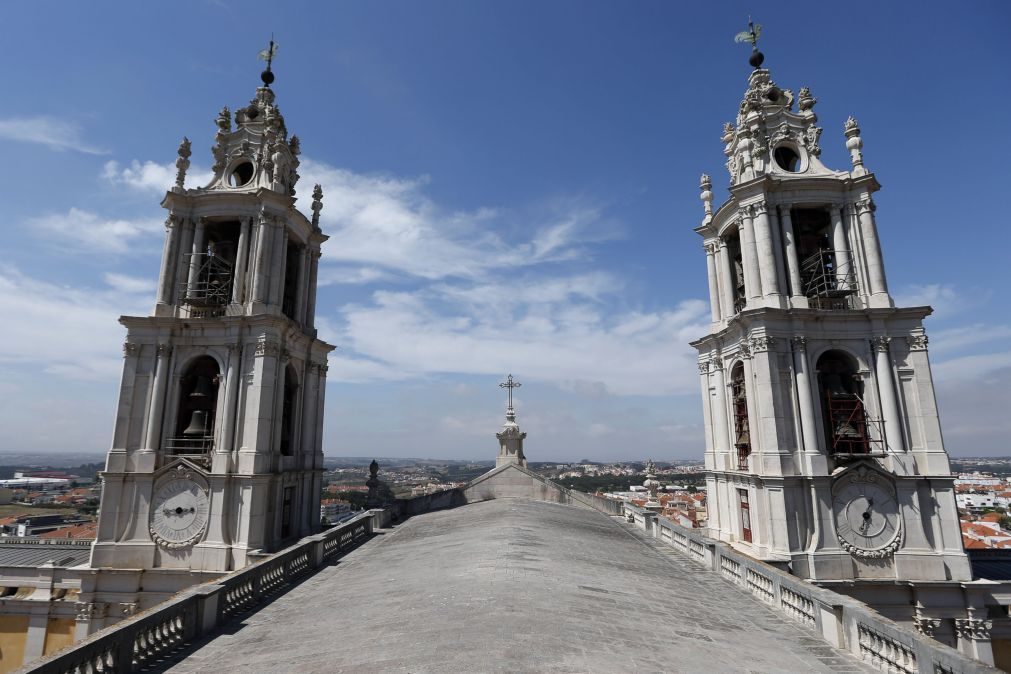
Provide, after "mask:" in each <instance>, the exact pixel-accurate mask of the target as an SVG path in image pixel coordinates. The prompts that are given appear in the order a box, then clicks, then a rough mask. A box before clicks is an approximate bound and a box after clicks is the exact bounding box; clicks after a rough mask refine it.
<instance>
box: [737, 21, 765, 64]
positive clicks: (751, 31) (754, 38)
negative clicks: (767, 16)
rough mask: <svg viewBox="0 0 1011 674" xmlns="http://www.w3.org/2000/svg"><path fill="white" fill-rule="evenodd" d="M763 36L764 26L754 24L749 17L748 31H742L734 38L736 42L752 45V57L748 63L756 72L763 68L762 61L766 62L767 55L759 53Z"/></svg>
mask: <svg viewBox="0 0 1011 674" xmlns="http://www.w3.org/2000/svg"><path fill="white" fill-rule="evenodd" d="M761 34H762V26H761V25H759V24H757V23H754V22H753V21H752V20H751V17H750V16H749V17H748V30H742V31H741V32H740V33H738V34H737V35H735V36H734V42H738V43H740V42H747V43H749V44H751V57H750V58H748V63H750V64H751V65H752V66H753V67H754V68H755V69H756V70H757V69H758V68H760V67H761V65H762V61H764V60H765V55H764V54H762V52H760V51H758V37H759V36H760V35H761Z"/></svg>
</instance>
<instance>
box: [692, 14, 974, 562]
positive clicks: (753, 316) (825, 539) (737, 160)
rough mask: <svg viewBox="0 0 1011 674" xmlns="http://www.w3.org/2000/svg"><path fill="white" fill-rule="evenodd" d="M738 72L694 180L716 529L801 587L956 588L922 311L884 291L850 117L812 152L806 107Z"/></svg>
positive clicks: (759, 75) (949, 487)
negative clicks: (733, 107)
mask: <svg viewBox="0 0 1011 674" xmlns="http://www.w3.org/2000/svg"><path fill="white" fill-rule="evenodd" d="M757 32H758V31H757V29H755V28H754V27H752V29H751V30H750V31H748V32H746V33H742V34H741V36H739V40H740V41H747V42H751V43H752V46H753V49H752V56H751V64H752V66H753V71H752V72H751V74H750V76H749V78H748V87H747V90H746V91H745V94H744V99H743V100H742V101H741V105H740V109H739V110H738V113H737V118H736V121H735V122H734V123H727V124H726V125H724V128H723V135H722V141H723V144H724V154H725V155H726V158H727V162H726V166H727V170H728V173H729V178H730V187H729V197H728V198H727V200H726V201H725V202H724V203H723V204H721V205H719V206H718V207H715V208H714V206H713V191H712V181H711V179H710V178H709V176H707V175H703V176H702V181H701V191H702V194H701V198H702V202H703V206H704V217H703V219H702V224H701V225H700V226H699V227H697V228H696V230H695V231H696V232H698V233H699V234H700V235H701V236H702V238H703V248H704V250H705V255H706V268H707V273H708V278H709V300H710V308H711V324H710V330H709V334H707V335H706V336H705V337H703V338H701V339H699V340H697V341H695V342H693V344H692V346H694V347H695V348H696V349H697V350H698V353H699V373H700V383H701V390H702V399H703V411H704V417H705V435H706V450H705V460H706V470H707V473H706V475H707V477H706V483H707V489H708V503H709V505H708V510H709V527H710V529H711V533H712V535H713V536H714V537H717V538H719V539H721V540H723V541H727V542H730V543H731V544H732V545H734V546H736V547H740V548H741V549H742V550H743V551H745V552H746V553H747V554H749V555H752V556H754V557H756V558H759V559H764V560H767V561H770V562H773V563H778V564H780V565H782V566H786V567H788V568H789V569H790V570H792V571H793V573H795V574H796V575H798V576H801V577H805V578H809V579H812V580H858V581H863V580H867V579H873V580H891V581H896V580H898V581H909V580H927V581H937V580H942V581H943V580H955V581H964V580H970V579H971V572H970V568H969V563H968V559H967V557H966V555H965V553H964V551H963V550H962V542H961V535H960V528H959V522H958V515H957V510H956V506H955V498H954V485H953V477H952V476H951V470H950V468H949V464H948V455H947V453H946V452H945V449H944V444H943V440H942V436H941V427H940V422H939V419H938V413H937V407H936V403H935V399H934V388H933V381H932V379H931V373H930V363H929V361H928V358H927V337H926V335H925V333H924V330H923V319H924V318H925V317H926V316H928V315H929V314H930V313H931V309H930V307H896V306H895V305H894V302H893V300H892V297H891V295H890V294H889V292H888V284H887V280H886V276H885V267H884V262H883V259H882V254H881V246H880V242H879V240H878V230H877V226H878V225H877V221H876V217H875V206H874V201H873V195H874V193H875V192H877V191H878V189H879V188H880V185H879V184H878V181H877V179H876V178H875V176H874V174H873V173H871V172H870V171H868V169H867V168H866V167H865V165H864V159H863V154H862V148H863V141H862V140H861V136H860V128H859V126H858V125H857V122H856V120H854V119H853V118H852V117H851V118H849V119H848V120H847V122H846V124H845V125H844V129H843V135H844V136H845V143H846V147H847V149H848V150H849V154H850V159H851V164H852V165H851V166H850V167H849V168H848V170H834V169H831V168H829V167H827V166H825V165H824V164H823V163H822V161H821V159H820V155H821V147H820V145H819V142H820V138H821V132H822V130H821V128H819V127H818V126H817V125H816V123H817V121H818V118H817V115H816V114H815V112H814V108H815V104H816V103H817V99H815V98H814V96H813V95H812V94H811V91H810V90H809V89H808V88H807V87H804V88H801V89H800V92H799V94H796V95H795V94H794V93H793V92H792V91H790V90H788V89H783V88H781V87H779V86H778V85H777V84H776V83H775V82H773V80H772V77H771V74H770V72H769V70H768V69H765V68H763V67H762V62H763V59H764V57H763V56H762V54H761V52H759V51H758V50H757V44H756V43H757V37H758V36H757Z"/></svg>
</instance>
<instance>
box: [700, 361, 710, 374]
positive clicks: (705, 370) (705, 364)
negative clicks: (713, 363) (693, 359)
mask: <svg viewBox="0 0 1011 674" xmlns="http://www.w3.org/2000/svg"><path fill="white" fill-rule="evenodd" d="M699 374H709V361H708V360H704V361H702V362H701V363H699Z"/></svg>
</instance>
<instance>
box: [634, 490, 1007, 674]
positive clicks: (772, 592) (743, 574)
mask: <svg viewBox="0 0 1011 674" xmlns="http://www.w3.org/2000/svg"><path fill="white" fill-rule="evenodd" d="M624 508H625V515H626V519H627V520H628V521H629V522H633V523H634V524H635V526H636V527H638V528H641V529H644V530H645V531H646V532H647V533H648V534H649V535H651V536H653V537H655V538H657V539H659V540H661V541H663V542H664V543H667V544H668V545H670V546H671V547H672V548H674V549H675V550H677V551H679V552H681V553H683V554H684V555H685V556H686V557H687V558H689V559H691V560H693V561H695V562H697V563H699V564H700V565H702V566H704V567H706V568H708V569H710V570H712V571H713V572H714V573H718V574H720V575H721V576H722V577H723V578H725V579H726V580H727V581H729V582H731V583H734V584H735V585H737V586H739V587H741V588H742V589H744V590H746V591H748V592H750V593H751V594H753V595H754V596H755V597H757V598H758V599H760V600H761V601H762V602H764V603H766V604H768V605H769V606H771V607H773V608H775V609H776V610H778V611H781V612H782V613H783V614H784V615H786V616H787V617H789V618H790V619H792V620H794V621H796V622H798V623H800V624H802V625H807V626H808V627H810V628H812V629H814V630H815V631H817V632H819V633H820V634H821V635H822V637H824V638H825V640H826V641H828V643H829V644H831V645H832V646H834V647H835V648H839V649H842V650H845V651H848V652H850V653H852V654H853V655H854V656H855V657H857V658H859V659H861V660H863V661H864V662H866V663H868V664H870V665H872V666H874V667H876V668H878V669H880V670H881V671H883V672H904V673H908V674H912V673H913V672H925V673H926V672H929V673H930V674H959V673H964V674H976V673H981V672H997V671H999V670H997V669H994V668H993V667H990V666H989V665H986V664H984V663H982V662H980V661H978V660H973V659H972V658H969V657H968V656H966V655H963V654H962V653H960V652H958V651H956V650H955V649H953V648H950V647H948V646H945V645H944V644H941V643H939V642H937V641H934V640H933V639H930V638H929V637H925V636H922V635H920V634H916V633H914V632H912V631H910V630H907V629H904V628H903V627H902V626H901V625H899V624H898V623H895V622H893V621H891V620H889V619H888V618H885V617H884V616H882V615H881V614H879V613H878V612H877V611H875V610H874V609H872V608H870V607H869V606H867V605H866V604H864V603H862V602H859V601H857V600H856V599H853V598H851V597H847V596H844V595H841V594H838V593H836V592H832V591H831V590H827V589H825V588H821V587H818V586H816V585H814V584H812V583H809V582H807V581H804V580H802V579H800V578H797V577H795V576H791V575H790V574H788V573H786V572H784V571H780V570H779V569H776V568H774V567H772V566H769V565H768V564H764V563H763V562H760V561H758V560H755V559H752V558H751V557H748V556H747V555H744V554H742V553H740V552H737V551H736V550H734V549H733V548H731V547H730V546H729V545H726V544H725V543H721V542H719V541H716V540H714V539H712V538H709V537H707V536H704V535H703V534H702V533H701V532H700V531H697V530H694V529H686V528H684V527H682V526H679V525H677V524H675V523H673V522H671V521H670V520H668V519H666V518H665V517H659V516H657V514H656V513H654V512H651V511H649V510H646V509H644V508H638V507H636V506H634V505H631V504H629V503H625V504H624Z"/></svg>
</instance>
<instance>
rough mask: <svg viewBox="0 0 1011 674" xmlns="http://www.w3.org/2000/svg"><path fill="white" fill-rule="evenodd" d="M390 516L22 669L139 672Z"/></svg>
mask: <svg viewBox="0 0 1011 674" xmlns="http://www.w3.org/2000/svg"><path fill="white" fill-rule="evenodd" d="M388 516H389V513H387V512H385V511H382V510H371V511H368V512H366V513H363V514H362V515H360V516H358V517H356V518H354V519H351V520H349V521H347V522H345V523H343V524H340V525H338V526H336V527H334V528H332V529H329V530H327V531H324V532H323V533H320V534H317V535H315V536H309V537H308V538H304V539H302V540H301V541H299V542H298V543H296V544H295V545H293V546H291V547H289V548H287V549H285V550H282V551H280V552H278V553H276V554H273V555H270V556H268V557H266V558H264V559H263V560H261V561H259V562H256V563H255V564H253V565H251V566H247V567H246V568H244V569H241V570H239V571H235V572H233V573H230V574H228V575H227V576H224V577H222V578H219V579H217V580H215V581H212V582H210V583H204V584H203V585H197V586H195V587H193V588H190V589H188V590H184V591H183V592H180V593H179V594H178V595H176V596H175V597H173V598H172V599H169V600H168V601H165V602H162V603H161V604H158V605H157V606H155V607H153V608H151V609H149V610H147V611H143V612H141V613H138V614H137V615H135V616H132V617H130V618H127V619H126V620H123V621H121V622H118V623H116V624H115V625H111V626H109V627H107V628H105V629H103V630H101V631H99V632H96V633H95V634H93V635H91V636H90V637H88V638H87V639H85V640H83V641H81V642H78V643H76V644H74V645H73V646H71V647H69V648H66V649H64V650H62V651H60V652H58V653H55V654H53V655H52V656H49V657H48V658H45V659H42V660H36V661H35V662H33V663H30V664H28V665H26V666H25V667H24V668H23V669H21V670H19V672H37V673H38V674H77V673H81V674H83V673H85V672H116V673H123V674H125V673H127V672H134V671H138V670H139V669H142V668H144V667H145V666H147V665H149V664H150V663H152V662H154V661H155V660H156V659H157V658H159V657H162V656H164V655H166V654H168V653H170V652H171V651H173V650H174V649H176V648H178V647H180V646H182V645H183V644H186V643H188V642H190V641H192V640H194V639H196V638H198V637H201V636H203V635H205V634H208V633H211V632H213V631H215V630H217V629H218V628H219V627H221V626H222V625H224V624H225V623H227V622H228V621H229V620H231V619H232V618H234V617H235V616H237V615H240V614H242V613H244V612H245V611H247V610H249V609H251V608H253V607H254V606H256V605H257V604H259V603H260V602H262V601H264V600H265V599H267V598H269V597H270V596H271V595H272V594H275V593H276V592H278V591H279V590H281V589H283V588H284V587H285V586H287V585H289V584H291V583H293V582H295V581H297V580H298V579H300V578H301V577H302V576H304V575H306V574H307V573H309V572H311V571H313V570H314V569H317V568H319V567H320V566H323V565H325V564H327V563H329V562H330V561H332V560H333V559H335V558H337V557H339V556H341V555H343V554H344V553H346V552H348V551H349V550H351V549H352V548H355V547H357V546H358V545H359V544H360V543H362V542H363V541H364V540H366V539H367V538H369V537H370V536H371V535H372V532H373V530H374V529H376V528H379V527H382V526H385V525H386V524H387V521H386V518H388Z"/></svg>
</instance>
